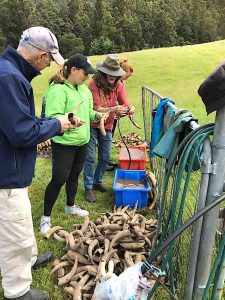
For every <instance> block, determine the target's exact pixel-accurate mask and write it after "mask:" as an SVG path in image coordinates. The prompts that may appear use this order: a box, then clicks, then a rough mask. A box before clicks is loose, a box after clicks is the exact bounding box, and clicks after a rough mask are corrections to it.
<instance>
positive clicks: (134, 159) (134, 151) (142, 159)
mask: <svg viewBox="0 0 225 300" xmlns="http://www.w3.org/2000/svg"><path fill="white" fill-rule="evenodd" d="M128 150H129V151H130V155H131V162H130V159H129V154H128V152H127V148H126V147H123V148H121V150H120V154H119V165H120V169H122V170H127V169H128V167H129V163H130V167H129V170H145V164H146V162H147V161H148V159H147V150H146V147H145V146H128Z"/></svg>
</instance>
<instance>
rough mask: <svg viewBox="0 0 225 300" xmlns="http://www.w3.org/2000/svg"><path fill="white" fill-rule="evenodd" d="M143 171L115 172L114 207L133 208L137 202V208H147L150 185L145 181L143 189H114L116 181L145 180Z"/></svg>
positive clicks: (114, 184)
mask: <svg viewBox="0 0 225 300" xmlns="http://www.w3.org/2000/svg"><path fill="white" fill-rule="evenodd" d="M145 174H146V171H145V170H116V172H115V176H114V181H113V190H114V198H115V204H116V207H119V206H127V205H129V206H130V207H131V208H133V207H134V205H135V203H136V202H137V201H138V208H144V207H147V206H148V193H149V192H150V191H151V187H150V183H149V181H148V180H145V188H118V187H116V182H117V179H128V180H129V179H131V180H142V179H145Z"/></svg>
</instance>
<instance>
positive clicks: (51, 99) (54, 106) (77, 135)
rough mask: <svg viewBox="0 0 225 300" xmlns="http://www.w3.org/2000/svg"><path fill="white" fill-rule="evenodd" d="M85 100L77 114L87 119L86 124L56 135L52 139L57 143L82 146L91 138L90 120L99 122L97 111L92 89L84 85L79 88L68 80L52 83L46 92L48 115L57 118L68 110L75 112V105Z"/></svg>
mask: <svg viewBox="0 0 225 300" xmlns="http://www.w3.org/2000/svg"><path fill="white" fill-rule="evenodd" d="M82 100H83V101H84V102H83V103H82V104H81V105H80V107H79V109H78V111H77V114H76V116H77V117H78V118H80V119H81V120H83V121H85V124H83V125H81V126H80V127H77V128H75V129H69V130H67V131H66V132H65V133H64V134H63V135H62V136H55V137H54V138H52V140H53V141H54V142H55V143H59V144H62V145H71V146H82V145H84V144H86V143H88V142H89V139H90V121H91V122H97V121H98V120H97V115H96V113H97V112H96V111H94V110H93V98H92V94H91V92H90V90H89V89H88V88H87V87H86V86H85V85H84V84H82V85H78V86H77V88H74V86H73V85H72V84H71V83H69V82H68V81H67V80H66V81H65V82H64V83H62V84H60V83H57V84H56V83H52V84H51V85H50V86H49V89H48V91H47V94H46V107H45V115H46V117H50V118H56V117H59V116H63V115H65V114H66V113H68V112H73V110H74V108H75V106H76V105H77V104H78V103H80V102H81V101H82Z"/></svg>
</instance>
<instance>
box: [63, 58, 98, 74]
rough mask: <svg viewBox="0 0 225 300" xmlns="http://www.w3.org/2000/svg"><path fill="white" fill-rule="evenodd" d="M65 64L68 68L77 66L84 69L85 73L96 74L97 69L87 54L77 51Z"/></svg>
mask: <svg viewBox="0 0 225 300" xmlns="http://www.w3.org/2000/svg"><path fill="white" fill-rule="evenodd" d="M65 65H66V66H67V68H68V69H71V68H72V67H76V68H78V69H83V70H84V72H85V73H87V74H94V73H95V69H94V68H92V66H91V63H90V61H89V60H88V58H87V56H85V55H83V54H80V53H76V54H74V55H72V56H70V58H69V59H68V60H67V61H66V63H65Z"/></svg>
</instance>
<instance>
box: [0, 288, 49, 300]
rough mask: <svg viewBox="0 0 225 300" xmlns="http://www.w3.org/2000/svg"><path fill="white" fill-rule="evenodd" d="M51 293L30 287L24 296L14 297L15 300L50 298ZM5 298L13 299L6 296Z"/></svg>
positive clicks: (42, 299)
mask: <svg viewBox="0 0 225 300" xmlns="http://www.w3.org/2000/svg"><path fill="white" fill-rule="evenodd" d="M48 299H49V294H48V293H47V292H46V291H44V290H37V289H30V290H29V291H28V292H26V294H24V295H23V296H20V297H17V298H13V300H48ZM3 300H12V299H9V298H6V297H4V298H3Z"/></svg>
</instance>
